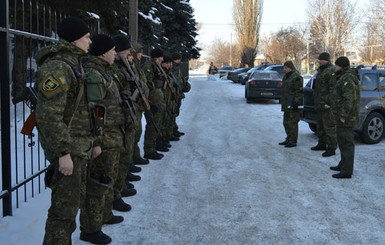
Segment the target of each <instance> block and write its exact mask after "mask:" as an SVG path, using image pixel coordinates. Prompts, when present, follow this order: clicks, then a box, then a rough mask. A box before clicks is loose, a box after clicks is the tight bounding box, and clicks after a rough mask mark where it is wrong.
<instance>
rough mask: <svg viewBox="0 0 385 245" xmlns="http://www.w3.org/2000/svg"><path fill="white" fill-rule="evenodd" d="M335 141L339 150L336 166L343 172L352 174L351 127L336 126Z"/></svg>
mask: <svg viewBox="0 0 385 245" xmlns="http://www.w3.org/2000/svg"><path fill="white" fill-rule="evenodd" d="M337 141H338V147H339V148H340V152H341V160H340V162H339V163H338V167H340V168H341V172H342V173H344V174H349V175H352V174H353V167H354V130H353V128H343V127H337Z"/></svg>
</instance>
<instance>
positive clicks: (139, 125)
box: [133, 109, 143, 159]
mask: <svg viewBox="0 0 385 245" xmlns="http://www.w3.org/2000/svg"><path fill="white" fill-rule="evenodd" d="M142 116H143V111H141V110H139V109H137V110H136V119H137V121H136V133H135V142H134V146H133V148H134V149H133V158H134V159H137V158H140V157H141V156H140V149H139V145H138V143H139V141H140V137H141V136H142V132H143V130H142Z"/></svg>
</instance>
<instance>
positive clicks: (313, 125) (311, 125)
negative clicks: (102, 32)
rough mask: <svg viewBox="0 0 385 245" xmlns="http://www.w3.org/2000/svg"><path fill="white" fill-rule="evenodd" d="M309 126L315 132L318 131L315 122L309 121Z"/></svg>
mask: <svg viewBox="0 0 385 245" xmlns="http://www.w3.org/2000/svg"><path fill="white" fill-rule="evenodd" d="M309 128H310V130H311V131H313V132H314V133H316V132H317V124H315V123H309Z"/></svg>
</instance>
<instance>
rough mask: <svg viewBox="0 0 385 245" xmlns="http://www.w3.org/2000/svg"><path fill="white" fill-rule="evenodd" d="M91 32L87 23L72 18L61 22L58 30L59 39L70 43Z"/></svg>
mask: <svg viewBox="0 0 385 245" xmlns="http://www.w3.org/2000/svg"><path fill="white" fill-rule="evenodd" d="M89 32H90V30H89V28H88V25H87V24H86V22H84V21H83V20H82V19H79V18H77V17H72V16H70V17H68V18H65V19H64V20H63V21H62V22H60V24H59V26H58V28H57V33H58V35H59V37H60V38H63V39H64V40H66V41H68V42H73V41H76V40H78V39H80V38H81V37H83V36H84V35H86V34H87V33H89Z"/></svg>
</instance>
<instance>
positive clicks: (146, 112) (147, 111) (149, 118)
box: [118, 54, 160, 134]
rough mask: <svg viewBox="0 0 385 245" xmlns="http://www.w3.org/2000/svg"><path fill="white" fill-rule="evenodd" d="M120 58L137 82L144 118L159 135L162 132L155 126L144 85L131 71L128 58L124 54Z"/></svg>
mask: <svg viewBox="0 0 385 245" xmlns="http://www.w3.org/2000/svg"><path fill="white" fill-rule="evenodd" d="M118 56H119V58H120V59H121V60H122V62H123V64H124V66H125V67H126V68H127V71H128V72H129V73H130V75H131V78H132V79H133V80H134V82H135V86H136V89H137V90H138V92H139V96H140V99H141V100H142V102H143V104H144V117H145V118H146V121H148V122H150V123H151V124H152V125H153V126H154V128H155V130H156V132H157V133H158V134H159V133H160V131H159V128H158V126H157V125H156V124H155V121H154V117H153V115H152V111H151V106H150V103H149V102H148V100H147V98H146V95H145V93H144V92H143V89H142V85H141V84H140V81H139V79H138V77H137V76H136V75H135V73H134V71H133V70H132V69H131V65H130V63H129V62H128V59H127V56H125V55H124V54H118Z"/></svg>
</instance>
